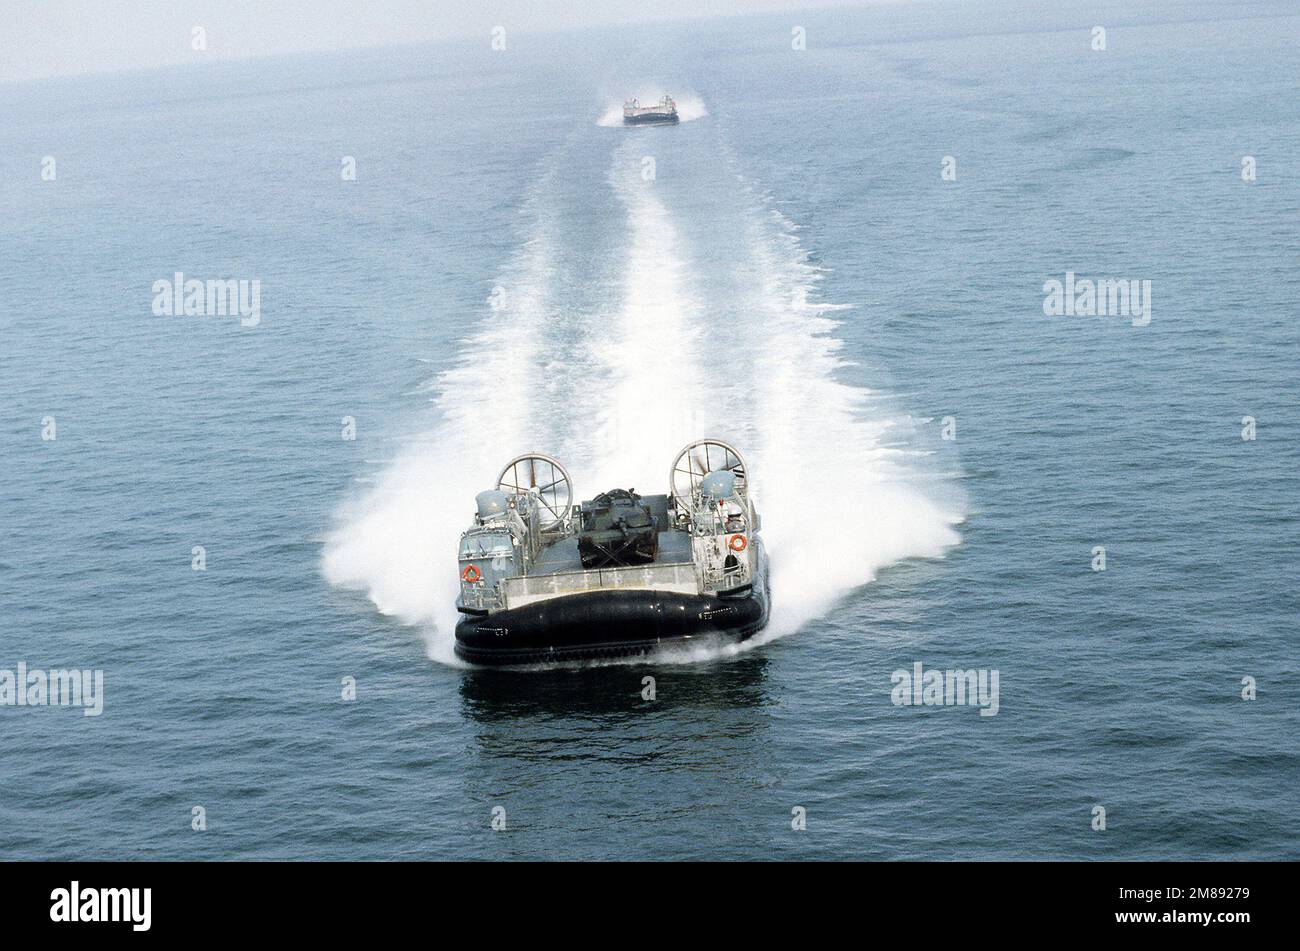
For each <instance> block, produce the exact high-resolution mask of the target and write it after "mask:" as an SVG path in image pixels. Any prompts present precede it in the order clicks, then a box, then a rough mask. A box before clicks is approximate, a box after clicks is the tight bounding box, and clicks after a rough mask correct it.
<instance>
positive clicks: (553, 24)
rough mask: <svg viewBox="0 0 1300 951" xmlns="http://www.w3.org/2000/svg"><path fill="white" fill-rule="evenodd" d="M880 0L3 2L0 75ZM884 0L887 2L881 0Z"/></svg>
mask: <svg viewBox="0 0 1300 951" xmlns="http://www.w3.org/2000/svg"><path fill="white" fill-rule="evenodd" d="M870 2H872V0H858V2H854V0H802V2H790V0H478V2H475V0H0V82H4V81H12V80H28V79H40V78H44V77H47V76H59V75H67V74H72V73H96V72H117V71H119V70H124V69H147V68H150V67H155V66H166V65H172V64H182V63H193V62H195V53H194V51H193V50H192V49H191V35H192V31H193V28H194V27H196V26H201V27H203V28H205V30H206V32H207V51H206V52H205V54H204V59H205V60H207V61H211V60H214V59H239V58H244V57H248V56H266V55H276V54H284V53H301V52H309V51H320V50H336V49H345V48H351V47H362V46H386V45H390V44H394V43H418V42H424V41H429V40H438V39H446V38H449V37H456V36H473V35H475V34H482V35H483V37H484V42H485V43H486V42H487V41H488V37H489V35H490V31H491V29H492V27H493V26H496V25H502V26H505V27H506V29H507V30H512V29H516V30H519V31H521V32H537V31H554V30H563V29H569V28H572V27H579V26H596V25H604V24H609V23H639V22H645V21H654V20H672V19H685V18H690V17H709V16H734V15H739V14H745V13H778V12H781V11H783V10H789V11H796V10H807V9H810V8H815V7H830V6H858V5H865V4H866V3H870ZM875 2H879V0H875Z"/></svg>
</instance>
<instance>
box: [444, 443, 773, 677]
mask: <svg viewBox="0 0 1300 951" xmlns="http://www.w3.org/2000/svg"><path fill="white" fill-rule="evenodd" d="M668 480H669V485H668V489H669V491H668V492H666V493H664V494H663V495H638V494H637V493H636V491H635V490H634V489H611V490H609V491H607V492H602V493H600V494H599V495H597V496H595V497H594V498H593V499H591V500H590V501H588V502H582V503H579V504H575V503H574V494H573V483H572V480H571V479H570V478H569V473H568V471H567V470H566V469H565V468H564V466H563V465H562V464H561V463H560V462H558V461H557V460H555V459H553V458H551V457H550V456H547V455H543V454H541V453H526V454H524V455H522V456H518V457H517V458H515V459H512V460H511V461H510V462H508V463H507V464H506V466H505V468H504V469H502V470H501V474H500V475H499V476H498V478H497V484H496V487H495V488H494V489H489V490H487V491H485V492H480V493H479V495H478V497H477V499H476V502H477V512H476V514H475V516H474V523H473V524H472V525H471V526H470V527H469V529H467V530H466V531H465V532H464V533H463V534H462V535H461V539H460V548H459V552H458V560H459V569H460V595H459V597H458V598H457V600H456V608H457V610H458V611H459V612H460V615H461V617H460V621H459V622H458V623H457V625H456V648H455V649H456V654H457V656H459V657H460V658H462V659H463V660H466V661H469V662H471V663H474V664H484V665H492V666H515V665H531V664H550V663H565V662H570V661H586V660H594V659H601V658H613V657H629V656H637V655H644V654H649V653H652V652H654V651H656V650H658V649H660V648H662V647H665V646H669V645H672V644H685V643H692V642H706V643H707V642H726V641H741V640H744V639H746V638H748V637H750V636H752V635H753V634H754V633H755V632H756V631H758V630H760V629H761V628H762V627H763V626H764V625H765V624H766V623H767V618H768V611H769V599H768V585H767V556H766V554H765V552H764V550H763V544H762V540H761V539H760V538H759V534H758V532H759V528H760V520H759V515H758V511H757V510H756V509H755V507H754V501H753V498H752V497H751V494H750V483H749V471H748V469H747V467H746V464H745V460H744V458H743V457H742V456H741V454H740V452H739V450H737V449H735V448H734V447H733V446H731V445H729V444H727V443H725V442H722V441H720V440H717V439H701V440H698V441H696V442H693V443H691V444H690V445H688V446H686V447H685V448H684V449H683V450H682V451H681V452H679V453H678V454H677V457H676V458H675V459H674V461H673V464H672V467H671V468H670V470H669V476H668Z"/></svg>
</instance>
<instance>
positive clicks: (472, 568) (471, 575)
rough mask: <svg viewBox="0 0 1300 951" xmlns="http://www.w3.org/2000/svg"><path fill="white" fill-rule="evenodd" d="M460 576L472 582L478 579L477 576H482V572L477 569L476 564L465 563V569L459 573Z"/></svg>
mask: <svg viewBox="0 0 1300 951" xmlns="http://www.w3.org/2000/svg"><path fill="white" fill-rule="evenodd" d="M460 576H461V577H462V578H464V579H465V580H466V581H468V582H469V583H470V584H473V583H474V582H475V581H478V579H479V578H482V577H483V572H481V571H479V570H478V565H466V566H465V570H464V571H462V572H461V573H460Z"/></svg>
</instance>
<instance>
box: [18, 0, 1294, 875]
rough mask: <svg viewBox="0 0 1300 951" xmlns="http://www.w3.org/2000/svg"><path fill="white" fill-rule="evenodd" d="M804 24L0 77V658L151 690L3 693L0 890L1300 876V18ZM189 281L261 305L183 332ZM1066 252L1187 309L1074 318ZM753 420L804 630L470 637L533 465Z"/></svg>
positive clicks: (947, 15) (1021, 13) (656, 452)
mask: <svg viewBox="0 0 1300 951" xmlns="http://www.w3.org/2000/svg"><path fill="white" fill-rule="evenodd" d="M1099 17H1100V19H1099V20H1098V18H1099ZM787 20H788V18H755V19H750V20H740V21H735V20H733V21H702V22H699V23H694V24H689V25H666V26H662V27H655V28H653V29H648V30H647V29H641V30H637V31H635V33H634V34H633V33H631V32H628V33H621V32H619V31H617V30H609V31H605V32H599V33H598V32H589V33H574V34H568V35H555V36H537V37H527V38H524V37H518V38H512V39H513V40H514V41H513V42H512V44H511V46H512V48H511V50H510V51H509V52H508V54H500V53H495V54H494V53H492V52H491V51H490V50H489V49H488V44H487V43H486V42H484V43H481V44H480V43H473V42H463V43H450V44H445V45H438V46H429V47H410V48H403V49H401V50H388V51H372V52H366V53H352V54H336V55H331V56H320V57H300V58H294V59H291V60H265V61H250V62H247V63H240V64H232V65H219V66H209V67H203V68H196V69H190V70H167V71H154V72H142V73H135V74H127V75H121V76H115V77H108V78H97V79H76V80H60V81H50V82H43V83H37V84H25V85H11V86H6V87H0V108H2V109H3V112H4V115H5V116H6V122H5V123H4V124H3V125H2V126H0V143H2V144H3V148H0V195H3V202H4V207H5V209H6V211H7V214H6V215H4V216H3V218H0V241H2V242H3V249H4V252H5V253H4V254H3V255H0V285H2V286H3V287H4V289H5V296H6V306H5V308H4V311H3V313H4V315H5V316H4V325H5V335H4V339H5V345H4V348H3V350H0V368H2V374H0V387H2V390H0V392H2V394H3V399H2V400H0V440H2V441H3V442H2V445H3V456H4V465H3V467H0V499H3V500H4V518H3V520H0V591H3V594H2V595H0V597H2V598H3V601H2V602H0V604H2V605H3V618H4V626H3V629H2V630H0V668H13V667H15V666H16V665H17V663H18V662H19V661H26V662H27V664H28V665H30V666H32V667H44V668H59V667H67V666H74V665H75V666H78V667H87V668H102V669H103V670H104V674H105V684H106V687H105V690H106V695H105V707H104V713H103V715H102V716H99V717H83V716H81V715H80V713H78V712H77V711H74V710H67V709H20V708H16V707H0V721H2V723H3V729H2V730H0V760H2V761H3V763H4V769H3V770H0V854H4V855H6V856H8V857H91V858H100V857H105V858H109V857H112V858H116V857H123V858H130V857H168V858H182V857H210V858H216V857H221V858H227V857H258V858H294V857H300V858H347V857H358V858H381V857H453V856H475V857H520V858H524V857H527V858H543V857H560V858H637V857H649V858H759V857H765V856H776V857H792V858H793V857H818V858H832V857H854V858H933V859H947V858H1060V857H1077V858H1175V857H1178V858H1199V857H1253V858H1261V857H1263V858H1274V857H1283V856H1286V857H1295V854H1296V849H1295V838H1296V833H1297V819H1296V816H1297V808H1296V807H1297V802H1296V794H1295V792H1294V790H1295V788H1296V780H1297V779H1298V778H1300V776H1298V772H1300V771H1298V770H1297V751H1296V744H1295V735H1296V728H1297V723H1296V719H1297V717H1296V713H1295V711H1296V699H1297V696H1296V689H1295V684H1296V676H1297V659H1296V633H1295V619H1296V617H1297V616H1300V612H1298V611H1297V607H1298V605H1297V597H1296V593H1295V589H1296V581H1297V577H1296V575H1297V571H1296V564H1297V554H1298V550H1297V549H1298V547H1300V546H1298V545H1297V524H1298V523H1297V517H1296V509H1297V488H1298V486H1297V476H1296V473H1297V471H1298V463H1300V451H1297V429H1296V424H1295V420H1296V418H1297V413H1300V405H1298V404H1300V400H1298V399H1297V392H1296V383H1295V380H1296V366H1297V364H1296V356H1297V344H1298V343H1300V339H1298V338H1300V331H1297V329H1296V322H1295V318H1296V311H1295V300H1296V299H1297V291H1300V287H1297V285H1298V284H1300V281H1297V278H1296V267H1295V262H1296V260H1297V252H1298V251H1300V239H1298V238H1297V232H1296V229H1295V227H1294V222H1295V221H1296V220H1298V219H1297V214H1298V213H1300V188H1298V187H1297V183H1296V177H1295V175H1294V172H1293V170H1292V168H1291V166H1292V165H1293V164H1294V163H1293V162H1292V161H1291V157H1292V156H1294V154H1296V150H1297V147H1300V142H1297V135H1298V133H1297V129H1298V128H1300V123H1298V122H1297V120H1300V107H1298V106H1297V104H1296V100H1295V97H1294V89H1293V88H1291V86H1290V84H1289V81H1288V77H1290V76H1294V75H1295V74H1296V68H1297V66H1300V62H1298V61H1300V52H1298V51H1297V48H1296V44H1295V42H1294V40H1293V39H1292V37H1294V36H1295V35H1297V27H1300V18H1297V17H1296V16H1295V14H1294V13H1293V12H1292V11H1291V10H1290V8H1289V7H1288V6H1287V5H1285V4H1273V3H1261V4H1255V5H1252V6H1251V7H1249V8H1248V9H1242V10H1238V9H1236V8H1233V9H1232V10H1226V11H1225V10H1223V9H1221V7H1220V5H1218V4H1211V3H1199V2H1190V3H1170V4H1151V5H1149V6H1145V7H1139V8H1138V9H1137V10H1133V9H1131V7H1130V6H1129V5H1116V6H1115V7H1114V8H1113V9H1110V10H1102V11H1100V13H1099V12H1098V11H1097V10H1095V9H1094V8H1093V7H1092V6H1090V7H1089V8H1088V9H1086V10H1084V9H1074V8H1066V9H1059V10H1054V11H1052V12H1044V11H1042V10H1037V9H1034V8H1030V7H1021V6H1019V5H996V4H994V5H985V6H983V7H978V8H977V9H975V10H972V9H970V8H969V7H968V6H967V5H948V4H939V3H936V4H919V5H915V6H912V5H908V6H901V7H886V8H881V9H874V10H870V9H869V10H862V11H825V12H819V13H815V14H813V13H809V14H806V15H802V16H801V18H800V20H799V22H800V25H802V26H804V27H805V29H806V31H807V36H808V49H807V50H804V51H795V50H792V49H790V30H791V24H790V23H789V22H787ZM1094 21H1099V22H1104V23H1106V24H1108V48H1107V50H1106V51H1105V52H1095V51H1093V50H1092V49H1090V47H1089V29H1090V27H1091V26H1092V25H1093V22H1094ZM661 91H668V92H672V93H673V94H674V95H675V96H676V97H677V98H678V101H679V103H681V104H682V106H683V110H684V115H685V116H686V117H687V118H688V119H689V121H686V122H683V123H682V124H681V125H679V126H676V127H660V128H642V129H634V130H626V129H623V128H622V127H621V126H619V125H618V123H617V122H611V121H610V116H611V109H613V108H616V107H617V104H618V102H619V101H620V100H621V98H622V96H623V95H624V94H627V93H636V94H639V95H640V96H641V98H642V99H650V98H653V97H656V96H657V95H658V94H659V93H660V92H661ZM615 114H616V113H615ZM46 155H53V156H55V157H56V159H57V163H58V164H57V169H58V172H57V179H56V180H55V181H53V182H49V181H42V180H41V178H40V175H39V170H40V160H41V158H42V157H43V156H46ZM1247 155H1250V156H1253V157H1254V158H1255V159H1256V163H1257V169H1258V176H1257V180H1255V181H1254V182H1251V183H1247V182H1243V181H1242V177H1241V160H1242V158H1243V156H1247ZM343 156H352V157H354V158H355V159H356V167H357V177H356V180H355V181H343V180H341V177H340V167H341V165H340V163H341V159H342V157H343ZM944 156H951V157H953V158H954V159H955V163H956V169H957V175H956V180H955V181H945V180H944V179H943V178H942V177H941V175H940V171H941V162H942V160H943V158H944ZM176 271H182V272H184V273H185V274H187V275H192V276H196V277H200V278H208V277H214V278H215V277H236V278H249V279H252V278H256V279H258V280H260V282H261V305H262V310H261V321H260V323H258V325H257V326H255V327H242V326H240V324H239V323H238V321H236V320H231V319H220V318H205V317H156V316H154V315H153V314H152V313H151V312H150V305H151V301H152V297H153V294H152V292H151V286H152V284H153V282H154V281H156V280H158V279H169V278H171V276H172V275H173V274H174V272H176ZM1067 271H1073V272H1076V273H1077V274H1078V275H1079V276H1081V277H1091V278H1095V279H1137V280H1149V281H1151V286H1152V289H1153V290H1152V312H1151V321H1150V323H1149V325H1146V326H1133V324H1132V323H1131V322H1130V321H1128V320H1123V319H1119V318H1097V317H1091V318H1090V317H1069V318H1066V317H1060V318H1053V317H1047V316H1045V315H1044V312H1043V306H1042V304H1043V284H1044V282H1045V281H1047V280H1049V279H1052V278H1058V279H1061V280H1064V279H1065V274H1066V272H1067ZM47 416H48V417H53V418H54V419H55V420H56V421H57V438H56V439H54V440H52V441H51V440H42V439H41V428H42V419H43V418H44V417H47ZM1244 416H1251V417H1253V418H1254V419H1255V420H1256V421H1257V423H1256V425H1257V430H1256V438H1255V439H1254V440H1244V439H1243V438H1242V417H1244ZM344 417H352V418H353V419H354V420H355V425H356V432H357V438H356V439H355V441H349V440H345V439H342V438H340V435H341V431H342V429H343V425H344ZM945 426H946V428H947V434H948V435H952V434H953V433H954V432H955V436H956V438H955V439H946V438H943V436H944V435H945ZM703 433H713V434H720V435H726V436H728V437H730V438H731V439H733V440H734V441H735V442H737V443H738V444H740V445H741V446H743V447H744V448H745V449H746V450H747V452H748V454H749V455H750V461H751V464H752V469H753V471H754V474H755V480H756V485H757V487H758V492H759V501H760V505H761V507H762V511H763V514H764V526H765V527H764V534H765V537H766V539H767V542H768V545H769V549H770V551H771V554H772V570H773V587H774V602H775V607H774V616H773V623H772V625H771V628H770V629H769V631H768V632H766V633H765V634H764V636H763V637H761V638H759V639H758V641H757V642H756V643H754V644H752V645H748V646H747V647H746V648H745V649H744V650H740V651H730V652H727V653H726V654H725V655H720V656H707V657H693V658H687V659H683V658H662V659H658V660H656V661H655V662H653V663H650V664H624V665H613V666H605V667H599V668H588V669H584V670H577V671H573V670H563V671H533V672H528V673H500V672H490V671H475V670H468V669H465V668H464V667H463V666H462V665H458V664H457V663H456V662H455V661H454V660H453V659H452V657H451V652H450V626H451V624H452V623H454V612H453V611H452V610H451V600H452V598H453V596H454V591H455V575H454V573H453V572H454V546H455V542H456V537H457V533H458V532H459V531H460V529H461V528H463V527H464V525H465V524H466V523H467V521H468V519H469V515H470V513H471V511H472V507H471V506H472V497H473V494H474V492H475V491H477V490H478V489H481V488H483V487H486V485H487V484H488V483H489V482H490V481H491V479H492V478H493V477H494V476H495V473H496V471H497V469H498V468H499V466H500V465H501V463H503V462H504V461H505V460H506V459H507V458H509V457H510V456H511V455H513V454H515V453H516V452H519V451H523V450H525V449H541V450H543V451H547V452H551V453H553V454H555V455H557V456H559V457H560V458H561V459H562V460H564V461H565V462H566V464H568V465H569V467H570V470H571V471H572V472H573V475H574V478H575V481H576V483H577V486H578V490H579V492H580V493H581V494H583V495H587V496H589V495H591V494H593V493H595V492H597V491H600V490H601V489H605V488H609V487H611V486H613V485H624V486H628V485H634V486H635V487H636V488H637V489H639V490H641V491H662V484H663V481H664V478H665V476H666V471H667V467H668V464H669V462H670V461H671V458H672V454H673V453H674V451H675V450H676V449H677V448H679V447H680V445H681V444H683V443H685V442H686V441H687V440H688V439H690V438H693V437H695V436H697V435H700V434H703ZM196 545H197V546H203V548H204V549H205V551H206V557H207V570H206V571H202V572H196V571H193V570H191V560H192V549H193V547H194V546H196ZM1097 546H1104V548H1105V549H1106V570H1105V571H1104V572H1099V571H1093V570H1092V564H1093V563H1094V560H1095V556H1094V549H1095V548H1096V547H1097ZM917 662H920V663H922V664H924V665H925V667H926V668H934V669H986V670H996V671H997V672H998V674H999V689H1000V694H999V706H998V712H997V715H996V716H980V715H979V711H978V710H977V709H976V708H974V707H969V706H968V707H953V708H937V707H926V706H919V707H899V706H895V705H894V704H893V703H891V687H892V682H891V675H892V674H893V673H894V672H895V671H896V670H908V671H910V670H911V669H912V668H913V665H914V664H915V663H917ZM346 677H354V678H356V682H357V700H356V702H354V703H346V702H343V701H342V700H341V699H340V691H341V689H342V687H341V681H342V680H343V679H344V678H346ZM646 677H653V678H654V699H653V700H647V699H644V696H643V691H644V690H645V680H644V678H646ZM1244 677H1253V678H1255V679H1256V683H1257V686H1258V699H1257V700H1255V701H1253V702H1247V701H1244V700H1242V699H1241V690H1242V679H1243V678H1244ZM196 805H201V806H203V807H204V809H205V810H206V813H207V817H208V824H209V828H208V830H207V831H206V832H201V833H200V832H195V831H192V830H191V811H192V808H193V807H194V806H196ZM1097 805H1102V806H1104V808H1105V809H1106V813H1107V828H1106V830H1105V831H1104V832H1098V831H1093V830H1092V829H1091V828H1090V824H1091V822H1092V818H1093V816H1092V813H1093V809H1094V807H1095V806H1097ZM498 806H499V807H502V808H504V810H505V814H506V817H507V820H506V825H507V828H506V830H505V831H504V832H494V831H492V829H491V827H490V821H491V818H492V810H493V808H494V807H498ZM795 807H803V808H804V809H805V810H806V812H807V829H806V830H804V831H801V832H796V831H793V830H792V829H791V825H790V824H791V818H792V810H793V809H794V808H795Z"/></svg>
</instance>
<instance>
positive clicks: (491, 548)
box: [460, 532, 514, 558]
mask: <svg viewBox="0 0 1300 951" xmlns="http://www.w3.org/2000/svg"><path fill="white" fill-rule="evenodd" d="M513 553H514V543H513V542H512V541H511V540H510V533H509V532H485V533H483V534H482V535H466V536H465V537H464V538H462V539H461V540H460V557H461V558H496V557H499V556H501V555H511V554H513Z"/></svg>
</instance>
